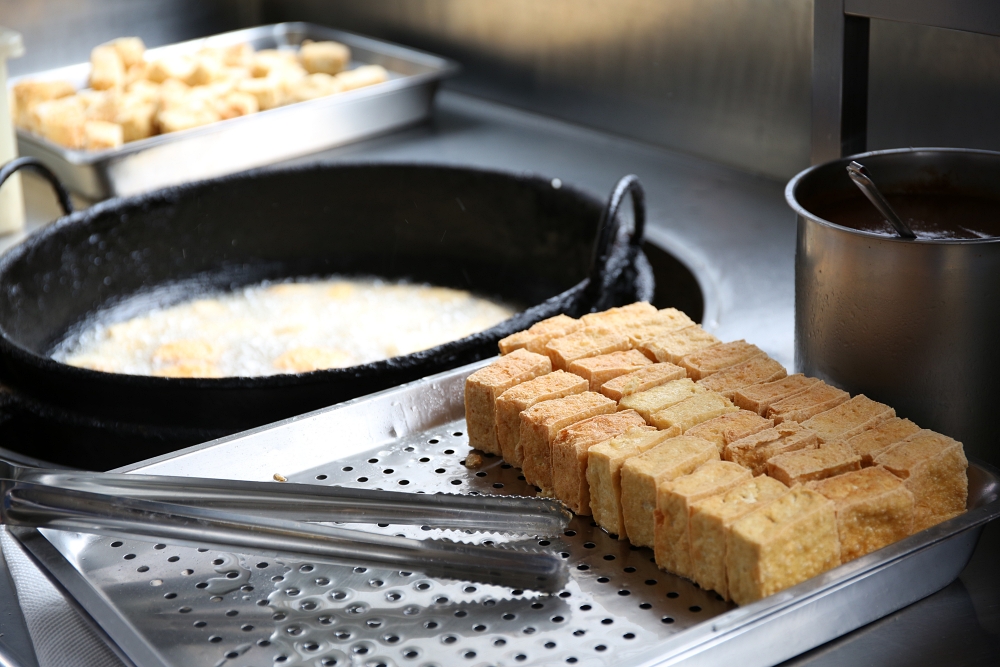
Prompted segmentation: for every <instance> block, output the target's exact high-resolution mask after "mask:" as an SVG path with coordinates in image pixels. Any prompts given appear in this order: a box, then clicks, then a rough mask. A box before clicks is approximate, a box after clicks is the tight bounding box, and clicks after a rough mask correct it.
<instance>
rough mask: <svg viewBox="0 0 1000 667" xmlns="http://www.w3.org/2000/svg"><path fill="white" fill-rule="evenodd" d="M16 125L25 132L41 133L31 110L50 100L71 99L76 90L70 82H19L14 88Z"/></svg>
mask: <svg viewBox="0 0 1000 667" xmlns="http://www.w3.org/2000/svg"><path fill="white" fill-rule="evenodd" d="M12 92H13V95H12V99H13V104H14V124H15V125H17V126H18V127H20V128H24V129H25V130H31V131H32V132H39V130H38V128H37V127H36V126H35V123H34V122H33V121H32V117H31V110H32V109H33V108H34V107H35V105H37V104H39V103H41V102H48V101H49V100H57V99H60V98H63V97H69V96H70V95H73V94H74V93H76V89H75V88H74V87H73V84H72V83H70V82H69V81H30V80H29V81H18V82H17V83H15V84H14V87H13V90H12Z"/></svg>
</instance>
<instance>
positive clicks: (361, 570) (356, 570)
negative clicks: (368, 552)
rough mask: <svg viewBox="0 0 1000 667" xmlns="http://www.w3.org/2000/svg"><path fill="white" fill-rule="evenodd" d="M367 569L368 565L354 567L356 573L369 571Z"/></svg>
mask: <svg viewBox="0 0 1000 667" xmlns="http://www.w3.org/2000/svg"><path fill="white" fill-rule="evenodd" d="M367 571H368V568H367V567H356V568H354V573H355V574H361V573H362V572H367Z"/></svg>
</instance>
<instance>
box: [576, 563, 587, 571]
mask: <svg viewBox="0 0 1000 667" xmlns="http://www.w3.org/2000/svg"><path fill="white" fill-rule="evenodd" d="M576 569H578V570H589V569H590V566H589V565H586V564H580V565H577V566H576Z"/></svg>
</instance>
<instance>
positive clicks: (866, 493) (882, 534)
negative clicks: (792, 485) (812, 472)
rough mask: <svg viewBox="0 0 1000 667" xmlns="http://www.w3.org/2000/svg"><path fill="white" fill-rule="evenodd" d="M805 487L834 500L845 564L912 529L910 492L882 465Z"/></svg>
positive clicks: (912, 514)
mask: <svg viewBox="0 0 1000 667" xmlns="http://www.w3.org/2000/svg"><path fill="white" fill-rule="evenodd" d="M806 488H809V489H812V490H813V491H816V492H817V493H820V494H822V495H823V496H825V497H826V498H829V499H830V500H831V501H833V504H834V506H835V508H836V512H837V533H838V535H839V537H840V560H841V561H842V562H844V563H846V562H848V561H852V560H854V559H855V558H860V557H861V556H864V555H865V554H868V553H871V552H872V551H875V550H876V549H881V548H882V547H884V546H888V545H890V544H892V543H893V542H898V541H899V540H901V539H903V538H904V537H906V536H907V535H910V534H911V533H912V532H913V516H914V507H915V501H914V498H913V494H912V493H910V491H909V490H908V489H907V488H906V486H905V485H904V484H903V482H902V481H901V480H900V479H899V478H898V477H896V476H895V475H893V474H892V473H891V472H889V471H888V470H886V469H885V468H882V467H875V468H862V469H861V470H856V471H854V472H849V473H845V474H843V475H837V476H836V477H831V478H830V479H824V480H822V481H819V482H809V483H807V484H806Z"/></svg>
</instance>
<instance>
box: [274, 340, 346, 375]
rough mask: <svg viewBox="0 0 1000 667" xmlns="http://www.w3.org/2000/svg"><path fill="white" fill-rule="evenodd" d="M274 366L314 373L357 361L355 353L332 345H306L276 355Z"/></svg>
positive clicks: (293, 371) (291, 370)
mask: <svg viewBox="0 0 1000 667" xmlns="http://www.w3.org/2000/svg"><path fill="white" fill-rule="evenodd" d="M272 363H273V365H274V367H275V368H276V369H278V370H280V371H285V372H288V373H312V372H313V371H323V370H328V369H330V368H345V367H347V366H353V365H354V364H355V363H356V362H355V360H354V355H352V354H350V353H349V352H345V351H344V350H338V349H336V348H331V347H313V346H308V345H304V346H302V347H293V348H292V349H290V350H288V351H287V352H284V353H283V354H280V355H278V356H277V357H275V359H274V361H273V362H272Z"/></svg>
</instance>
